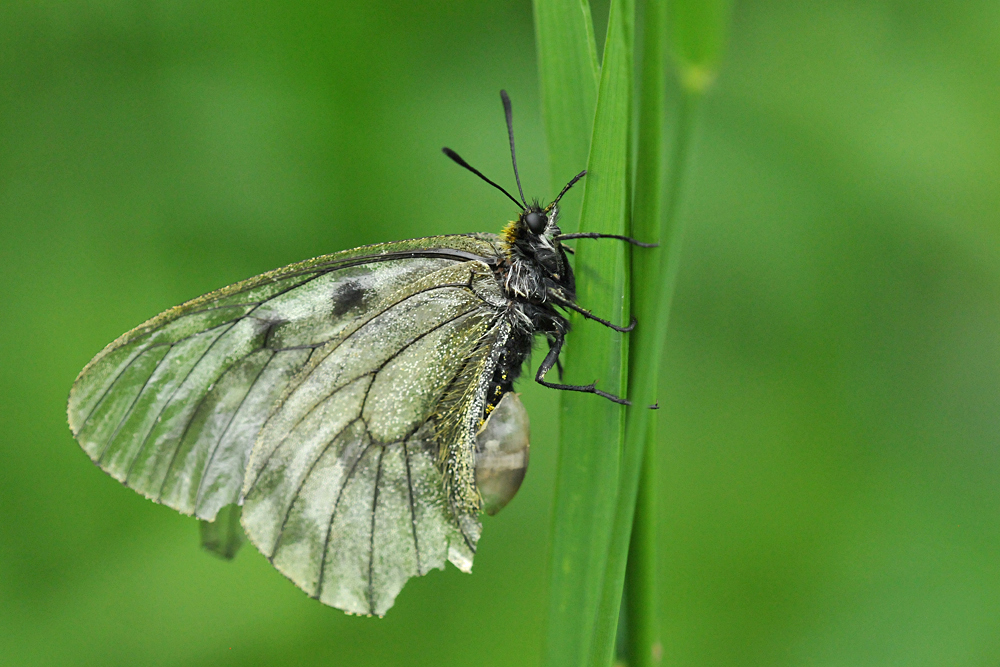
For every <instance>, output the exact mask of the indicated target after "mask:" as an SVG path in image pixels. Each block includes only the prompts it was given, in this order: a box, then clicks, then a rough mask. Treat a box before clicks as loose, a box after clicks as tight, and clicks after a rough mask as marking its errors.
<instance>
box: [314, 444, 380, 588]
mask: <svg viewBox="0 0 1000 667" xmlns="http://www.w3.org/2000/svg"><path fill="white" fill-rule="evenodd" d="M365 432H366V433H367V428H366V429H365ZM372 446H373V445H372V442H371V441H370V440H369V442H368V444H367V445H365V448H364V449H362V450H361V453H360V454H359V455H358V458H356V459H355V460H354V463H353V464H351V469H350V470H349V471H348V473H347V475H346V476H345V477H344V483H343V484H342V485H341V487H340V490H339V491H337V499H336V500H335V501H334V503H333V511H332V512H331V513H330V523H329V525H328V526H327V528H326V539H325V540H324V541H323V554H322V557H321V558H320V561H319V581H318V582H317V584H316V599H317V600H318V599H319V598H320V596H322V594H323V573H324V572H325V571H326V553H327V551H329V549H330V536H331V535H332V534H333V522H334V519H336V518H337V508H339V507H340V499H341V498H342V497H343V495H344V489H345V488H347V482H348V481H350V479H351V477H353V476H354V471H355V470H356V469H357V467H358V464H359V463H361V459H363V458H364V457H365V454H367V453H368V450H369V449H371V448H372Z"/></svg>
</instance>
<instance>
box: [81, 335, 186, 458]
mask: <svg viewBox="0 0 1000 667" xmlns="http://www.w3.org/2000/svg"><path fill="white" fill-rule="evenodd" d="M168 354H170V350H169V349H168V350H167V352H166V354H164V355H163V356H162V357H160V358H159V359H158V360H157V362H156V365H155V366H153V372H151V373H150V374H149V377H147V378H146V379H145V381H144V382H143V383H142V387H140V388H139V393H137V394H136V395H135V398H133V399H132V403H131V404H130V405H129V406H128V410H126V411H125V414H124V415H122V418H121V419H120V420H118V426H116V427H115V431H114V433H112V434H111V437H110V438H108V441H107V443H105V445H104V449H102V450H101V455H100V456H98V457H97V465H101V463H102V462H103V461H104V455H105V454H107V453H108V449H110V447H111V443H112V442H114V441H115V438H117V437H118V432H119V431H121V429H122V426H124V425H125V422H126V421H127V420H128V418H129V417H131V416H132V410H134V409H135V404H136V403H138V402H139V398H140V397H141V396H142V392H144V391H146V386H147V385H148V384H149V381H150V380H151V379H153V376H154V375H156V371H158V370H159V369H160V364H162V363H163V360H164V359H166V358H167V355H168ZM117 381H118V380H117V379H116V380H115V382H117Z"/></svg>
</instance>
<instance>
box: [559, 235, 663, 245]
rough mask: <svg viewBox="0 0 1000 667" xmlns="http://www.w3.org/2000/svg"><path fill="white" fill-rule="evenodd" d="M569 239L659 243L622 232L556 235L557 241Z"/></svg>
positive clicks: (636, 243)
mask: <svg viewBox="0 0 1000 667" xmlns="http://www.w3.org/2000/svg"><path fill="white" fill-rule="evenodd" d="M569 239H617V240H619V241H625V242H626V243H631V244H632V245H635V246H639V247H640V248H657V247H659V245H660V244H659V243H643V242H642V241H638V240H636V239H634V238H632V237H631V236H621V235H620V234H599V233H597V232H580V233H578V234H560V235H559V236H556V237H555V240H556V241H568V240H569Z"/></svg>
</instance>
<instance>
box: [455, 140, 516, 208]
mask: <svg viewBox="0 0 1000 667" xmlns="http://www.w3.org/2000/svg"><path fill="white" fill-rule="evenodd" d="M441 150H442V151H443V152H444V154H445V155H447V156H448V157H450V158H451V159H452V160H454V161H455V162H456V163H457V164H458V165H459V166H460V167H465V168H466V169H468V170H469V171H471V172H472V173H473V174H475V175H476V176H478V177H479V178H481V179H483V180H484V181H486V182H487V183H489V184H490V185H492V186H493V187H495V188H496V189H497V190H499V191H500V192H502V193H504V194H505V195H507V197H508V198H509V199H510V200H511V201H512V202H514V203H515V204H517V207H518V208H519V209H521V210H522V211H523V210H524V206H522V205H521V202H519V201H517V200H516V199H514V195H512V194H510V193H509V192H507V191H506V190H504V189H503V188H502V187H500V186H499V185H497V184H496V183H494V182H493V181H491V180H490V179H488V178H486V177H485V176H483V172H481V171H479V170H478V169H476V168H475V167H473V166H472V165H471V164H469V163H468V162H466V161H465V160H463V159H462V156H461V155H459V154H458V153H456V152H455V151H453V150H451V149H450V148H448V147H447V146H445V147H444V148H442V149H441Z"/></svg>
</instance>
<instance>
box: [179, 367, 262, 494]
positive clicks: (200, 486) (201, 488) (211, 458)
mask: <svg viewBox="0 0 1000 667" xmlns="http://www.w3.org/2000/svg"><path fill="white" fill-rule="evenodd" d="M259 351H260V350H258V352H259ZM247 356H249V355H247ZM276 356H278V353H277V352H274V351H272V352H271V356H270V357H268V360H267V361H265V362H264V365H263V366H261V367H260V370H259V371H258V372H257V375H256V377H254V379H253V382H251V383H250V386H249V387H247V393H245V394H243V398H241V399H240V404H239V405H237V406H236V409H235V410H233V414H232V415H230V417H229V421H228V422H226V427H225V428H224V429H222V434H221V435H220V436H219V439H218V440H216V441H215V445H214V446H213V447H212V453H211V454H209V456H208V460H207V462H206V463H205V467H204V468H203V469H202V471H201V479H200V480H199V481H198V491H197V493H196V494H195V498H194V509H195V512H197V511H198V505H200V504H201V500H202V494H203V493H204V489H205V477H206V475H205V473H207V472H208V470H209V468H211V467H212V463H213V462H214V461H215V454H216V452H218V451H219V447H220V446H221V445H222V441H223V440H225V439H226V434H227V433H229V427H230V426H232V425H233V421H234V420H235V419H236V415H237V414H239V412H240V410H241V409H242V408H243V404H244V403H246V400H247V398H248V397H249V396H250V392H252V391H253V388H254V385H256V384H257V380H259V379H260V376H261V375H263V374H264V371H265V370H267V367H268V366H269V365H270V364H271V362H272V361H274V358H275V357H276Z"/></svg>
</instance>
